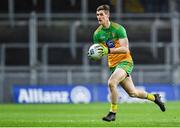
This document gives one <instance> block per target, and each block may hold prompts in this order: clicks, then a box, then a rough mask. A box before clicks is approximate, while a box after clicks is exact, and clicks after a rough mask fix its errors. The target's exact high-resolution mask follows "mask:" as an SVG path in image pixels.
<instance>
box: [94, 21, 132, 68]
mask: <svg viewBox="0 0 180 128" xmlns="http://www.w3.org/2000/svg"><path fill="white" fill-rule="evenodd" d="M126 37H127V34H126V30H125V29H124V27H123V26H121V25H119V24H117V23H114V22H111V24H110V27H109V28H108V29H107V28H104V27H103V26H102V25H100V26H99V27H98V28H97V29H96V31H95V32H94V35H93V42H94V43H102V44H103V45H104V46H106V47H107V45H106V42H107V41H109V40H112V42H113V44H112V46H113V47H115V48H118V47H121V46H120V43H119V39H121V38H126ZM111 48H112V47H111ZM122 61H128V62H132V57H131V55H130V51H129V52H128V53H126V54H108V65H109V67H110V68H111V67H115V66H116V65H117V64H119V63H120V62H122Z"/></svg>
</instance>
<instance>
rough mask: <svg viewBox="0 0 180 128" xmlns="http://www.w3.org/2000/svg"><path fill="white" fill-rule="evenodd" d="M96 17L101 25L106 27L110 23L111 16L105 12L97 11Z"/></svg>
mask: <svg viewBox="0 0 180 128" xmlns="http://www.w3.org/2000/svg"><path fill="white" fill-rule="evenodd" d="M96 16H97V20H98V23H99V24H100V25H104V24H106V22H108V21H109V14H106V13H105V11H104V10H100V11H97V12H96Z"/></svg>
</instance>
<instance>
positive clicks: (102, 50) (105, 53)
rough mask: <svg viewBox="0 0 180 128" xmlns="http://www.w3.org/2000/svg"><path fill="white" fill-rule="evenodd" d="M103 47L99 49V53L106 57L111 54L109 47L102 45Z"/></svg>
mask: <svg viewBox="0 0 180 128" xmlns="http://www.w3.org/2000/svg"><path fill="white" fill-rule="evenodd" d="M100 45H101V47H99V48H98V52H99V53H100V54H101V55H102V56H104V55H107V54H108V53H109V49H108V48H107V47H105V46H104V45H103V44H100Z"/></svg>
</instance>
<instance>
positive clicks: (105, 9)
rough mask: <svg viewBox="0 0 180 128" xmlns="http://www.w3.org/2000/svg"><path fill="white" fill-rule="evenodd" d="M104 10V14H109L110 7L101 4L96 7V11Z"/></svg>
mask: <svg viewBox="0 0 180 128" xmlns="http://www.w3.org/2000/svg"><path fill="white" fill-rule="evenodd" d="M100 10H104V11H106V12H110V6H109V5H107V4H103V5H100V6H98V7H97V9H96V11H100Z"/></svg>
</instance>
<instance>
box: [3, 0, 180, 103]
mask: <svg viewBox="0 0 180 128" xmlns="http://www.w3.org/2000/svg"><path fill="white" fill-rule="evenodd" d="M101 4H109V5H110V7H111V20H113V21H115V22H118V23H120V24H121V25H123V26H124V27H125V28H126V30H127V34H128V38H129V42H130V49H131V51H132V56H133V58H134V63H135V69H134V72H133V73H132V77H133V79H134V81H135V83H137V84H143V83H163V84H169V83H170V84H172V85H175V84H179V83H180V52H179V50H180V49H179V36H180V32H179V30H180V29H179V28H180V26H179V18H180V8H179V7H180V1H179V0H0V102H10V101H11V100H12V99H11V98H10V97H11V89H12V86H13V85H21V84H23V85H44V84H45V85H48V84H54V85H61V84H68V85H72V84H84V83H104V84H106V83H107V79H108V77H109V71H108V68H107V61H106V58H103V59H102V60H101V61H98V62H92V61H90V60H88V58H87V51H88V48H89V46H90V45H91V44H92V35H93V32H94V30H95V29H96V28H97V27H98V23H97V20H96V8H97V7H98V6H99V5H101Z"/></svg>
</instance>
